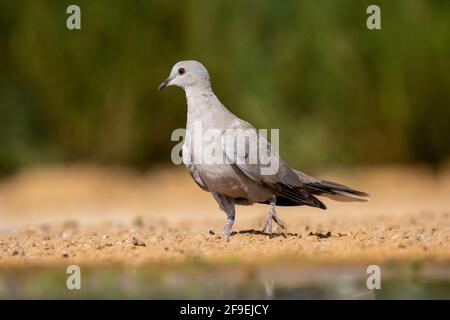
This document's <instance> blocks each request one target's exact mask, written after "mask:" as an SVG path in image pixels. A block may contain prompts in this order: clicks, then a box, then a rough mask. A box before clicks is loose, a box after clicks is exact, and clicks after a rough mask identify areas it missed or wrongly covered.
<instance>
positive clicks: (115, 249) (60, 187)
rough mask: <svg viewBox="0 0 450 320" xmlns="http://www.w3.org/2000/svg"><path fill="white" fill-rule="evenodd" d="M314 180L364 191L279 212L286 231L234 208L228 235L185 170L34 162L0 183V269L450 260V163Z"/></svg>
mask: <svg viewBox="0 0 450 320" xmlns="http://www.w3.org/2000/svg"><path fill="white" fill-rule="evenodd" d="M316 175H317V176H319V177H322V178H326V179H328V180H335V181H337V182H340V183H343V184H347V185H349V186H352V187H355V188H358V189H361V190H364V191H367V192H369V193H370V194H371V201H370V202H368V203H340V202H334V201H332V200H326V199H325V201H324V202H325V203H326V205H327V206H328V210H326V211H321V210H318V209H313V208H307V207H293V208H284V207H280V208H278V214H279V216H280V217H281V218H282V219H283V220H284V221H285V222H286V223H287V225H288V228H289V230H288V231H289V233H288V234H287V235H286V236H282V235H280V234H278V235H277V236H275V237H274V238H272V239H269V237H268V236H267V235H265V234H261V233H260V232H259V231H258V230H259V228H260V225H261V223H262V221H263V219H264V217H265V215H266V210H267V207H266V206H264V205H254V206H250V207H241V206H239V207H237V219H236V222H235V225H234V231H236V233H234V234H233V236H232V237H231V238H230V239H229V240H223V239H220V238H219V237H218V234H219V233H220V230H221V228H222V226H223V224H224V222H225V214H224V213H223V212H221V211H220V210H219V209H218V207H217V205H216V203H215V202H214V200H213V198H212V197H211V196H210V195H209V194H208V193H206V192H204V191H202V190H200V189H199V188H198V187H197V186H196V185H195V184H194V182H193V181H191V178H190V177H189V175H188V173H187V172H186V171H185V170H184V169H183V168H175V169H161V170H157V169H154V170H152V171H150V172H148V173H146V174H138V173H136V172H130V171H126V170H121V169H104V168H103V169H102V168H94V167H86V166H76V167H60V168H41V169H39V168H37V169H30V170H28V171H24V172H22V173H20V174H18V175H15V176H13V177H10V178H7V179H3V180H2V181H1V182H0V268H1V267H14V266H39V265H59V264H64V265H68V264H69V263H79V264H87V265H101V264H109V263H113V262H117V263H119V264H123V263H125V264H146V263H148V264H152V263H162V264H166V263H169V264H170V263H175V264H176V263H183V262H185V261H192V260H197V261H198V260H200V261H210V262H215V263H224V264H236V263H242V264H262V263H274V264H279V263H283V264H291V263H292V264H308V263H315V262H319V263H323V262H326V263H339V262H369V263H370V262H373V263H376V262H386V261H390V260H399V259H400V260H403V259H406V260H423V259H425V260H427V261H437V262H444V263H445V264H448V263H449V262H450V197H449V195H450V168H446V169H445V168H444V169H442V170H440V171H439V172H434V171H432V170H430V169H427V168H423V167H408V168H399V167H373V168H360V169H357V170H352V171H337V170H334V171H321V172H318V173H316Z"/></svg>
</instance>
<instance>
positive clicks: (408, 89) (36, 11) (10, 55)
mask: <svg viewBox="0 0 450 320" xmlns="http://www.w3.org/2000/svg"><path fill="white" fill-rule="evenodd" d="M73 3H75V2H73V1H61V0H53V1H33V0H23V1H12V0H0V61H1V67H0V145H1V148H0V172H10V171H14V170H16V169H18V168H21V167H23V166H27V165H32V164H36V163H38V164H39V163H53V162H71V161H93V162H97V163H100V164H121V165H130V166H136V167H148V166H150V165H152V164H154V163H156V162H163V163H169V162H170V149H171V148H172V146H173V145H174V142H171V141H170V133H171V132H172V130H174V129H175V128H179V127H184V125H185V117H186V115H185V113H186V107H185V97H184V94H183V93H182V90H180V89H174V88H170V89H167V90H166V91H163V92H158V91H157V90H156V88H157V86H158V84H159V83H160V82H162V81H163V80H164V79H165V78H166V77H167V75H168V73H169V71H170V69H171V67H172V65H173V64H174V63H175V62H176V61H178V60H185V59H195V60H199V61H201V62H203V63H204V64H205V66H206V67H207V68H208V70H209V71H210V74H211V78H212V81H213V87H214V89H215V92H216V94H217V95H218V97H219V98H220V99H221V101H222V102H223V103H224V104H225V105H226V106H228V108H229V109H230V110H231V111H233V112H234V113H236V114H237V115H238V116H241V117H243V118H245V119H246V120H248V121H250V122H251V123H253V124H254V125H255V126H256V127H260V128H271V127H276V128H280V129H281V130H280V140H281V145H280V150H281V153H282V154H283V155H284V158H285V159H286V160H287V161H288V162H290V163H291V164H292V165H296V166H301V167H302V168H305V167H308V166H312V165H328V164H333V165H350V164H359V163H361V164H368V163H380V162H394V161H395V162H402V161H423V162H427V163H430V164H439V163H440V162H443V161H445V160H448V157H449V154H450V139H449V131H450V72H449V71H450V2H449V1H444V0H442V1H437V0H434V1H432V0H423V1H419V0H398V1H377V4H378V5H379V6H380V7H381V12H382V14H381V17H382V30H379V31H376V30H374V31H371V30H368V29H367V28H366V19H367V17H368V15H367V14H366V8H367V6H368V5H370V4H372V3H373V1H360V0H354V1H334V0H325V1H314V0H306V1H298V0H285V1H282V2H279V1H269V0H259V1H250V0H248V1H247V0H239V1H237V0H235V1H231V0H230V1H210V0H192V1H187V0H184V1H167V0H153V1H149V0H147V1H144V0H142V1H123V0H122V1H112V0H108V1H106V0H97V1H87V0H78V1H76V4H78V5H79V6H80V7H81V11H82V30H80V31H69V30H68V29H67V28H66V19H67V16H68V15H67V14H66V8H67V6H68V5H70V4H73Z"/></svg>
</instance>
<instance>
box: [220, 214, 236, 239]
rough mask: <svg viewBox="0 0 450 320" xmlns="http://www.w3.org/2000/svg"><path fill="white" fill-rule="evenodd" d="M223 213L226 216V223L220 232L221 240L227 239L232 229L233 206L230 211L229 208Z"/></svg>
mask: <svg viewBox="0 0 450 320" xmlns="http://www.w3.org/2000/svg"><path fill="white" fill-rule="evenodd" d="M225 213H226V214H227V222H226V223H225V225H224V226H223V230H222V233H221V234H220V236H221V237H222V238H229V237H230V234H231V229H232V228H233V223H234V218H235V213H234V206H233V209H232V210H230V208H229V210H227V211H226V212H225Z"/></svg>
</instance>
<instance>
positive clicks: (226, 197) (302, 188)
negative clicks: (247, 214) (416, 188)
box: [159, 61, 369, 238]
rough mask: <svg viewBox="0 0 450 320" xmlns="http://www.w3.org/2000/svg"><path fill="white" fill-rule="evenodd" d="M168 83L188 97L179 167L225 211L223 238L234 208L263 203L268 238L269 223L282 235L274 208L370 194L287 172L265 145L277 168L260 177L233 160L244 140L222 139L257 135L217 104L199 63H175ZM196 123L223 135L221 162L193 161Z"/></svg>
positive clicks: (253, 166)
mask: <svg viewBox="0 0 450 320" xmlns="http://www.w3.org/2000/svg"><path fill="white" fill-rule="evenodd" d="M171 85H175V86H178V87H181V88H183V89H184V91H185V93H186V98H187V105H188V112H187V124H186V133H187V135H186V136H187V137H189V136H191V138H187V137H186V139H185V140H184V143H183V148H182V153H183V163H184V164H185V166H186V168H187V169H188V171H189V173H190V174H191V176H192V178H193V179H194V181H195V182H196V183H197V184H198V185H199V186H200V188H202V189H203V190H205V191H208V192H211V194H212V195H213V197H214V199H215V200H216V201H217V203H218V204H219V207H220V209H222V210H223V211H224V212H225V213H226V215H227V222H226V223H225V226H224V228H223V231H222V233H221V236H222V237H224V238H228V237H229V236H230V234H231V230H232V227H233V223H234V220H235V204H240V205H250V204H254V203H263V204H268V205H269V211H268V214H267V217H266V218H265V220H264V223H263V227H262V232H265V231H266V229H267V228H268V233H269V236H272V220H273V221H274V222H275V223H276V224H277V225H278V227H279V228H281V230H282V231H283V232H285V231H286V225H285V223H284V222H283V221H282V220H281V219H280V218H279V217H278V215H277V213H276V211H275V207H276V205H281V206H300V205H307V206H311V207H317V208H320V209H326V207H325V205H324V204H323V203H322V202H321V201H320V200H319V199H318V198H317V197H316V196H325V197H329V198H331V199H334V200H338V201H367V200H368V199H367V197H368V196H369V195H368V194H367V193H365V192H361V191H357V190H354V189H351V188H349V187H346V186H344V185H341V184H338V183H334V182H330V181H326V180H320V179H316V178H314V177H311V176H308V175H307V174H305V173H303V172H300V171H298V170H295V169H292V168H290V167H289V166H288V165H287V164H286V163H285V162H284V161H283V160H282V159H281V157H279V156H278V154H276V153H275V151H274V150H273V148H272V147H271V146H270V144H268V143H267V145H268V149H269V153H270V154H271V155H272V156H273V157H274V158H271V159H274V160H276V162H277V164H278V170H277V171H276V172H274V173H271V174H263V173H262V169H263V167H264V166H263V164H262V163H261V162H256V163H249V162H248V161H247V162H245V161H237V160H240V159H241V158H242V157H241V158H239V155H238V152H237V151H239V150H242V149H243V150H247V148H248V147H249V146H248V145H247V144H248V141H247V140H245V141H246V142H242V140H238V142H237V145H236V146H233V147H232V148H228V147H229V145H227V141H228V140H226V139H224V137H223V135H224V134H225V132H227V131H228V130H230V129H231V130H237V129H242V130H247V131H248V130H250V131H251V132H255V133H256V132H257V131H256V129H255V128H254V127H253V126H251V125H250V124H249V123H248V122H246V121H244V120H241V119H239V118H238V117H237V116H235V115H234V114H233V113H231V112H230V111H229V110H228V109H227V108H226V107H225V106H224V105H223V104H222V103H221V102H220V101H219V99H218V98H217V97H216V96H215V94H214V92H213V91H212V89H211V82H210V78H209V74H208V71H207V70H206V68H205V67H204V66H203V65H202V64H201V63H200V62H197V61H180V62H178V63H176V64H175V65H174V67H173V68H172V71H171V72H170V76H169V77H168V78H167V80H166V81H164V82H163V83H162V84H161V85H160V86H159V90H161V89H163V88H165V87H167V86H171ZM196 123H197V124H201V128H202V130H203V131H202V134H204V133H205V131H206V130H215V131H216V132H219V134H221V135H222V137H221V140H220V141H221V144H220V145H219V148H218V149H217V150H218V153H221V154H222V155H224V159H226V160H227V161H223V162H217V163H211V162H202V161H194V160H193V159H194V158H196V159H197V158H200V159H201V156H200V157H198V156H199V155H198V154H196V153H199V151H198V150H199V149H198V148H195V147H194V143H193V141H196V140H195V138H194V139H192V134H193V132H194V127H195V124H196ZM235 132H240V131H235ZM256 136H257V137H258V139H261V140H264V138H263V137H261V135H260V134H259V133H256ZM200 141H201V144H203V145H202V147H203V149H200V150H204V149H205V148H207V147H208V146H209V145H210V144H211V143H213V142H211V141H210V140H207V139H203V140H200ZM239 141H241V142H239ZM264 141H266V140H264ZM233 143H234V142H233ZM239 144H241V145H239ZM242 144H246V145H242ZM229 149H230V150H231V151H230V150H229ZM236 150H237V151H236ZM246 152H247V151H245V152H244V158H245V159H243V160H248V159H246V158H247V157H248V152H247V153H246ZM202 156H203V155H202ZM241 160H242V159H241Z"/></svg>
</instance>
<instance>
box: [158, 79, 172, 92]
mask: <svg viewBox="0 0 450 320" xmlns="http://www.w3.org/2000/svg"><path fill="white" fill-rule="evenodd" d="M170 81H172V78H170V77H169V78H167V80H166V81H164V82H163V83H161V84H160V85H159V87H158V90H162V89H164V88H165V87H167V86H168V85H169V84H170Z"/></svg>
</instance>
